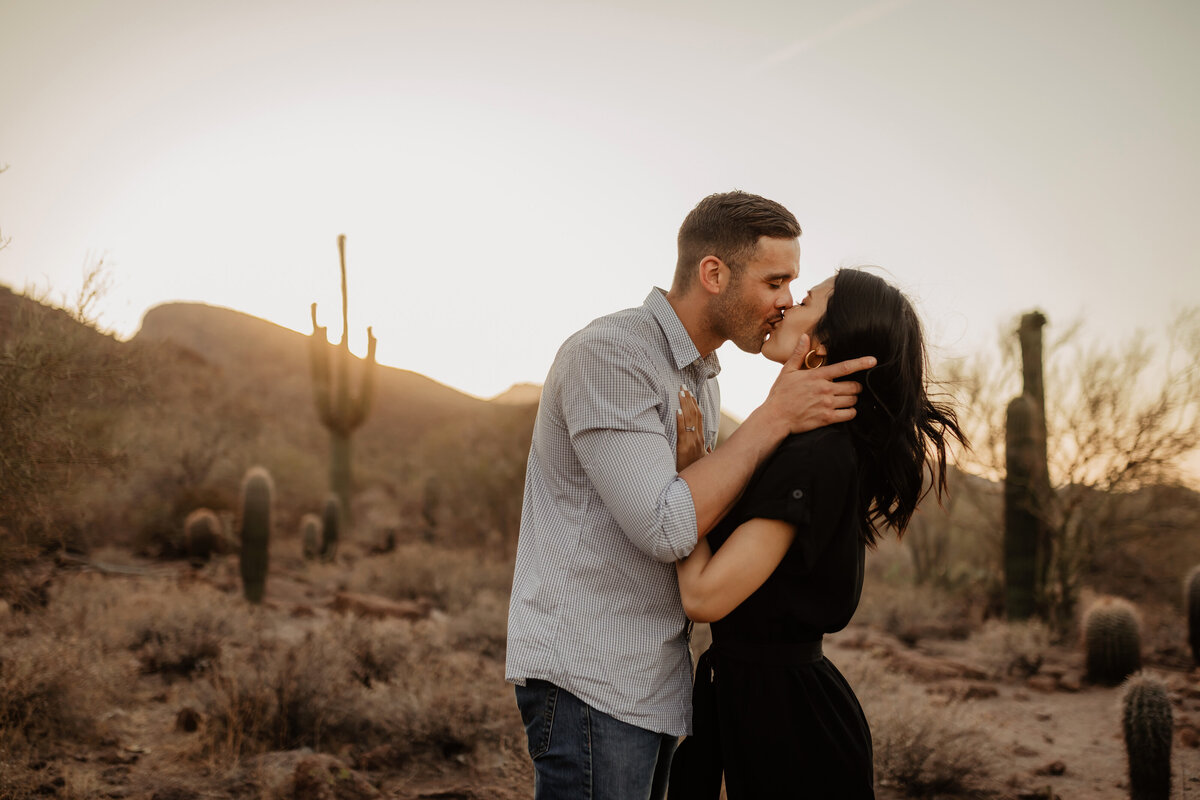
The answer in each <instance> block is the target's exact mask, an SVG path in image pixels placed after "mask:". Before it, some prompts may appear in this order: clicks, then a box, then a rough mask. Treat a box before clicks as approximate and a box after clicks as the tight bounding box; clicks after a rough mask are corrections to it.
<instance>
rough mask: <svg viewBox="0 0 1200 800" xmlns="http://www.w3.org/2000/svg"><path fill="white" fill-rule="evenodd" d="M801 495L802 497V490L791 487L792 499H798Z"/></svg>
mask: <svg viewBox="0 0 1200 800" xmlns="http://www.w3.org/2000/svg"><path fill="white" fill-rule="evenodd" d="M802 497H804V492H803V491H801V490H800V489H792V499H793V500H799V499H800V498H802Z"/></svg>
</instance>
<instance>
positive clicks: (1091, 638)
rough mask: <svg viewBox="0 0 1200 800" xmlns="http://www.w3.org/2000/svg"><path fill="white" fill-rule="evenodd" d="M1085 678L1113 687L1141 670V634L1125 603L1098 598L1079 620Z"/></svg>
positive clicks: (1139, 627) (1135, 615) (1118, 599)
mask: <svg viewBox="0 0 1200 800" xmlns="http://www.w3.org/2000/svg"><path fill="white" fill-rule="evenodd" d="M1083 646H1084V651H1085V662H1086V664H1087V677H1088V680H1090V681H1092V682H1093V683H1101V684H1105V685H1109V686H1115V685H1117V684H1118V683H1120V682H1121V681H1123V680H1125V679H1126V678H1127V677H1129V676H1130V675H1132V674H1133V673H1135V672H1137V671H1138V670H1139V669H1141V668H1142V633H1141V625H1140V624H1139V623H1138V618H1137V612H1136V611H1135V610H1134V608H1133V605H1132V604H1131V603H1129V602H1128V601H1127V600H1122V599H1121V598H1119V597H1102V598H1100V599H1099V600H1097V601H1096V602H1095V603H1093V604H1092V606H1091V608H1089V609H1088V612H1087V614H1086V615H1085V616H1084V620H1083Z"/></svg>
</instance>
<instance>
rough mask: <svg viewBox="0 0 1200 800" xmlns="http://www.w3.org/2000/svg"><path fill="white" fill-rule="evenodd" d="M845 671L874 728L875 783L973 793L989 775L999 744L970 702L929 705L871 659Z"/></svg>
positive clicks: (929, 792)
mask: <svg viewBox="0 0 1200 800" xmlns="http://www.w3.org/2000/svg"><path fill="white" fill-rule="evenodd" d="M845 672H846V677H847V679H848V680H849V681H850V683H851V684H852V685H853V686H854V689H855V692H856V693H857V694H858V697H859V701H860V702H861V703H862V706H863V711H864V712H865V713H866V716H867V721H868V722H869V724H870V726H871V736H872V739H873V742H874V749H875V780H876V783H878V784H879V785H881V786H893V787H896V788H897V789H899V790H901V791H903V792H904V793H905V794H907V795H910V796H916V797H926V796H933V795H937V794H958V793H966V792H969V791H971V790H972V789H973V788H977V784H978V783H979V781H980V780H981V779H982V778H984V777H986V776H987V775H988V773H989V772H990V767H991V763H990V758H989V753H991V752H993V751H994V750H995V747H994V745H993V743H992V742H991V741H990V740H989V737H988V735H987V733H986V728H985V727H984V724H983V722H982V721H981V720H979V719H977V718H976V717H975V716H974V714H973V712H972V709H970V708H969V707H968V706H965V705H963V704H961V703H950V704H947V705H931V704H930V703H929V697H928V695H926V694H925V692H924V691H922V689H921V687H919V686H915V685H913V684H912V683H911V682H909V681H908V680H906V679H905V678H904V677H902V676H899V675H893V674H890V673H887V672H885V671H884V670H883V668H882V667H880V666H879V665H878V664H875V663H873V662H858V663H855V664H852V665H850V666H849V667H847V669H846V670H845Z"/></svg>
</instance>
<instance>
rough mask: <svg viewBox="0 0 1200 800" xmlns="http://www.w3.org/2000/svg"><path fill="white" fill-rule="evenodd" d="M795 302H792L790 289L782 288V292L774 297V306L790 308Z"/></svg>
mask: <svg viewBox="0 0 1200 800" xmlns="http://www.w3.org/2000/svg"><path fill="white" fill-rule="evenodd" d="M794 305H795V303H793V302H792V290H791V289H784V290H783V294H781V295H780V296H779V297H777V298H776V299H775V307H776V308H791V307H792V306H794Z"/></svg>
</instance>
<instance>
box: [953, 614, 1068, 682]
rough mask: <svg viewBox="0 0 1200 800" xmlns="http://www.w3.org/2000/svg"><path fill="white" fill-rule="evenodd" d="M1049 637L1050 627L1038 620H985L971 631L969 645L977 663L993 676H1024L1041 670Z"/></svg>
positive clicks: (1050, 636) (1048, 647)
mask: <svg viewBox="0 0 1200 800" xmlns="http://www.w3.org/2000/svg"><path fill="white" fill-rule="evenodd" d="M1051 639H1052V634H1051V631H1050V628H1049V627H1048V626H1047V625H1046V624H1045V623H1043V622H1040V621H1038V620H1030V621H1028V622H1004V621H1002V620H988V621H987V622H985V623H984V624H983V627H982V628H980V629H979V630H977V631H975V632H974V633H972V634H971V637H970V640H969V644H970V646H971V650H972V652H973V653H974V654H975V661H976V663H978V664H980V665H982V666H985V667H987V669H988V670H989V672H991V674H992V677H994V678H1014V677H1015V678H1026V677H1028V676H1030V675H1034V674H1036V673H1037V672H1038V670H1039V669H1041V666H1042V662H1043V661H1044V660H1045V658H1046V653H1047V652H1048V651H1049V649H1050V644H1051Z"/></svg>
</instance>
